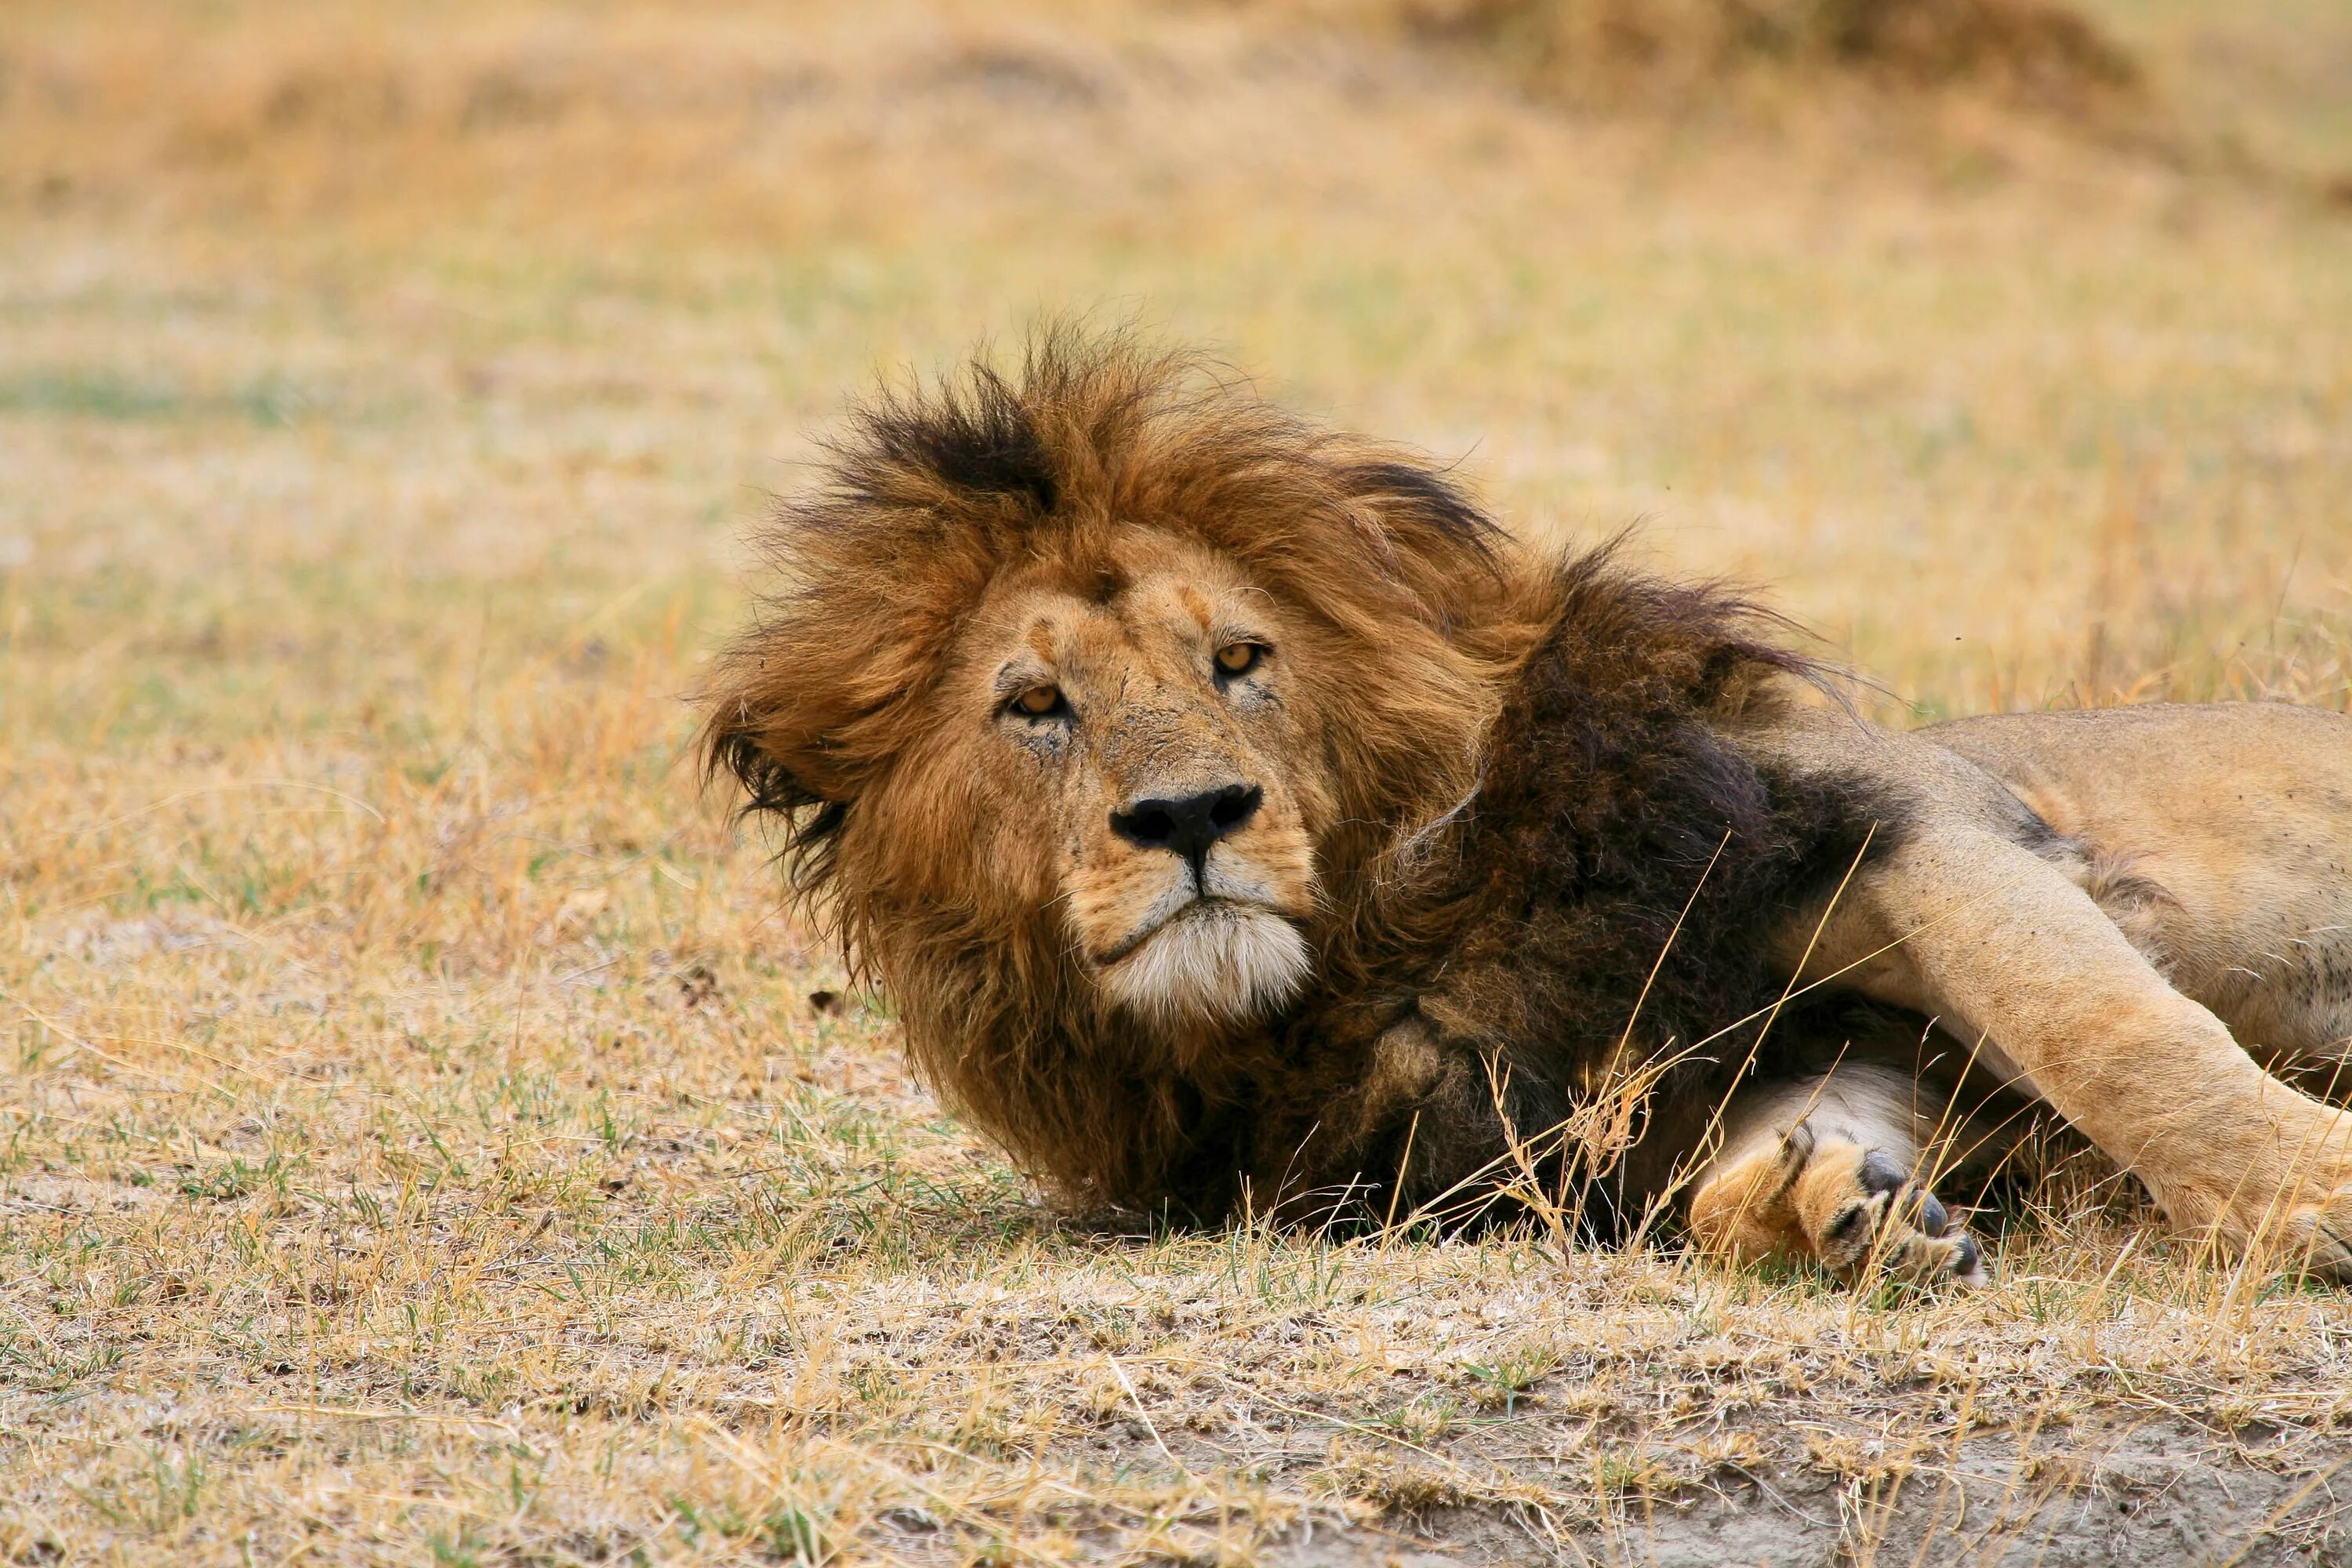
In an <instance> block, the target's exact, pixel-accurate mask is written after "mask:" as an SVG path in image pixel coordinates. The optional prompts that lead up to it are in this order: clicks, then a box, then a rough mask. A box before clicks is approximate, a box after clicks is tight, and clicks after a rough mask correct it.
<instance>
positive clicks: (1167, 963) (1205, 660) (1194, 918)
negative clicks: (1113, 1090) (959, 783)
mask: <svg viewBox="0 0 2352 1568" xmlns="http://www.w3.org/2000/svg"><path fill="white" fill-rule="evenodd" d="M1315 642H1316V638H1315V637H1314V634H1313V631H1312V629H1311V628H1310V627H1308V626H1306V625H1303V624H1301V623H1299V622H1298V621H1297V620H1295V619H1292V618H1286V616H1285V615H1284V613H1283V607H1282V605H1280V604H1279V603H1278V602H1277V601H1276V599H1275V598H1274V597H1273V596H1272V595H1270V594H1268V593H1267V592H1265V590H1264V589H1262V588H1260V587H1258V586H1256V585H1255V584H1252V583H1250V582H1249V581H1248V580H1247V579H1246V577H1245V575H1244V573H1243V572H1242V571H1241V569H1240V568H1239V567H1237V566H1236V565H1235V564H1234V563H1231V562H1228V561H1225V560H1223V559H1220V558H1219V557H1218V556H1217V555H1216V554H1215V553H1213V552H1211V551H1209V550H1206V549H1203V548H1201V547H1199V546H1197V545H1193V544H1191V543H1188V542H1181V541H1179V540H1176V539H1174V538H1171V537H1169V536H1167V535H1164V534H1156V533H1153V532H1150V531H1145V530H1140V529H1138V530H1129V531H1123V532H1121V533H1120V534H1119V535H1118V536H1117V537H1116V538H1115V539H1114V540H1113V541H1112V542H1111V547H1110V549H1109V551H1108V554H1107V557H1106V558H1104V559H1102V560H1098V561H1097V562H1095V563H1090V565H1089V566H1088V567H1087V569H1086V570H1085V572H1084V573H1083V574H1081V573H1078V572H1075V571H1073V570H1072V569H1070V568H1068V567H1066V566H1060V567H1056V566H1048V565H1042V564H1041V565H1036V566H1033V567H1031V568H1030V569H1028V570H1025V571H1022V572H1017V573H1013V574H1008V575H1007V576H1006V577H1005V578H1003V579H1002V580H1000V581H999V582H998V583H996V584H993V585H992V587H991V589H990V591H989V592H988V593H987V595H985V596H984V597H983V598H982V602H981V604H980V605H979V607H978V610H977V612H976V613H975V614H974V615H973V616H971V620H970V622H969V624H968V626H967V628H966V630H965V633H964V636H963V637H962V639H961V644H960V646H959V647H958V648H957V650H956V657H955V658H954V659H953V662H952V668H953V671H954V673H953V674H952V676H951V677H950V679H949V680H948V681H947V682H945V683H944V685H943V689H942V690H941V693H940V697H941V699H942V707H943V709H944V711H942V712H941V713H940V715H939V718H940V724H941V732H942V734H943V735H947V734H952V733H954V732H956V731H961V736H959V737H958V738H959V739H960V740H961V743H960V744H956V745H955V746H954V748H953V749H954V750H955V751H956V752H959V753H961V755H963V756H964V757H966V758H968V759H969V760H970V763H971V767H972V770H973V773H974V776H973V778H972V779H971V782H970V784H969V793H968V795H967V796H966V798H967V799H968V800H970V801H971V803H972V804H973V805H974V806H976V807H977V810H976V813H975V816H976V819H975V820H974V821H972V822H971V824H970V830H971V834H972V835H973V836H974V837H975V839H977V840H979V841H981V842H979V843H976V844H975V846H974V848H975V849H976V850H978V851H979V858H980V862H981V864H982V866H983V867H993V868H999V870H998V871H996V872H994V873H984V874H999V875H1004V876H1007V877H1009V878H1011V879H1013V880H1015V881H1016V882H1026V883H1027V884H1029V887H1030V889H1031V891H1032V894H1033V896H1042V897H1043V898H1044V899H1045V900H1048V901H1049V903H1050V904H1051V905H1052V907H1053V908H1055V909H1056V910H1059V912H1060V917H1061V920H1062V921H1063V922H1064V924H1065V926H1066V931H1067V940H1068V948H1069V951H1070V952H1071V954H1072V956H1073V957H1074V958H1075V959H1076V961H1077V962H1078V963H1079V964H1080V965H1081V966H1082V967H1083V968H1084V969H1085V971H1086V972H1087V973H1089V974H1090V975H1091V976H1092V978H1093V980H1094V983H1095V984H1097V986H1098V987H1099V988H1100V991H1101V993H1102V994H1103V996H1104V998H1105V999H1106V1000H1107V1001H1108V1002H1110V1003H1111V1004H1113V1005H1116V1006H1118V1007H1119V1008H1121V1009H1124V1010H1125V1011H1127V1012H1128V1013H1129V1014H1131V1015H1133V1016H1136V1017H1137V1018H1139V1020H1142V1021H1144V1022H1146V1023H1149V1024H1152V1025H1156V1026H1167V1027H1171V1028H1175V1029H1179V1030H1181V1029H1182V1028H1184V1027H1185V1026H1194V1025H1216V1024H1230V1023H1234V1022H1238V1021H1241V1020H1244V1019H1246V1018H1249V1017H1253V1016H1261V1015H1263V1014H1265V1012H1267V1011H1269V1010H1271V1009H1273V1008H1275V1007H1276V1006H1278V1005H1280V1004H1282V1003H1283V1002H1284V1001H1286V1000H1287V999H1288V998H1289V997H1290V995H1291V994H1293V992H1294V991H1295V990H1296V989H1297V986H1298V984H1299V982H1300V981H1301V980H1302V979H1303V978H1304V977H1305V975H1306V974H1307V970H1308V967H1309V964H1310V959H1309V954H1308V949H1307V941H1306V938H1305V937H1304V935H1303V934H1302V932H1301V929H1300V926H1301V922H1302V921H1305V920H1306V919H1307V917H1308V916H1309V915H1310V914H1311V913H1312V911H1313V909H1314V906H1315V901H1316V893H1317V889H1316V863H1315V862H1316V855H1315V846H1316V842H1317V839H1318V836H1319V835H1320V833H1321V832H1322V831H1323V830H1324V828H1325V826H1326V825H1327V824H1328V818H1329V816H1330V809H1331V790H1330V788H1329V784H1328V780H1327V779H1326V778H1325V777H1324V776H1323V771H1322V768H1321V766H1320V764H1319V763H1318V761H1317V759H1316V757H1315V747H1314V744H1313V731H1314V727H1315V726H1314V714H1313V709H1314V706H1315V691H1316V688H1317V686H1318V684H1320V683H1319V682H1318V681H1317V680H1316V679H1314V676H1313V673H1312V671H1311V670H1310V669H1308V668H1303V667H1304V666H1305V664H1306V662H1307V661H1308V660H1310V659H1311V658H1313V657H1314V653H1315Z"/></svg>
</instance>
